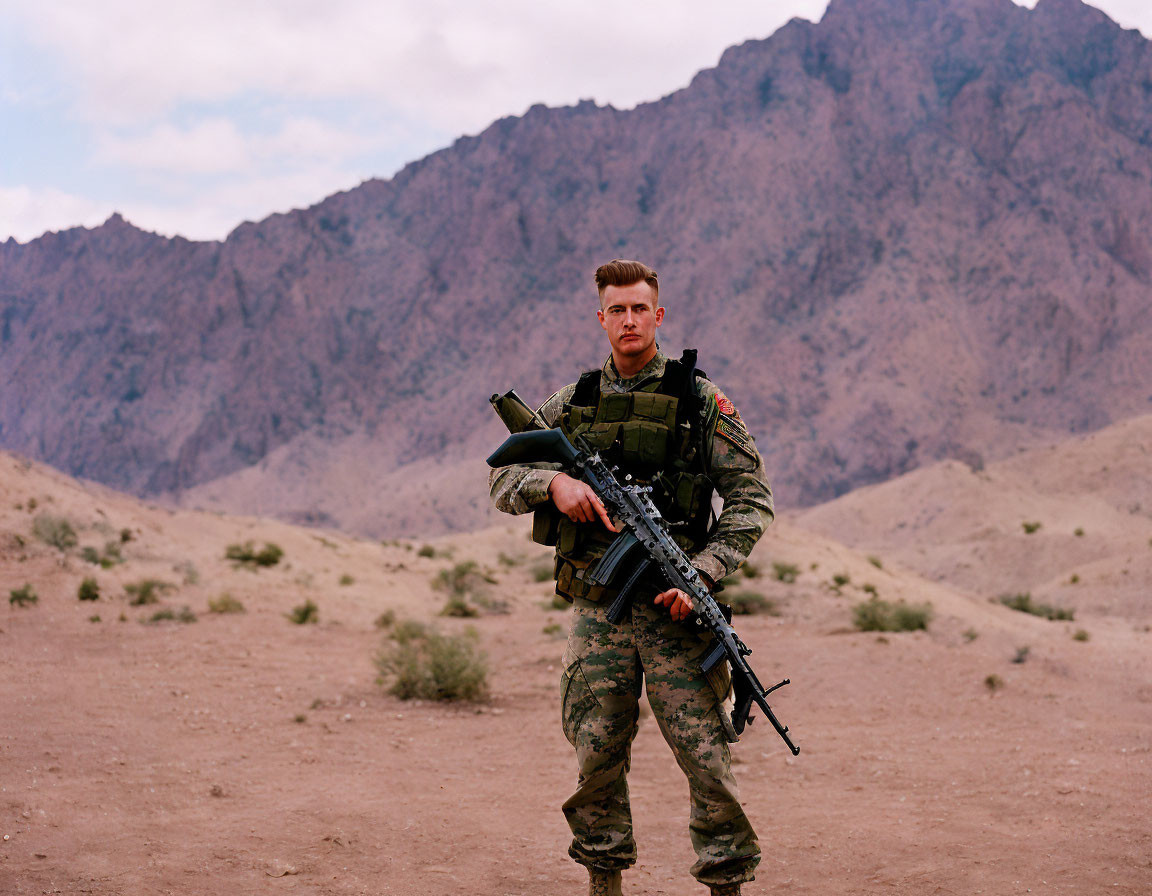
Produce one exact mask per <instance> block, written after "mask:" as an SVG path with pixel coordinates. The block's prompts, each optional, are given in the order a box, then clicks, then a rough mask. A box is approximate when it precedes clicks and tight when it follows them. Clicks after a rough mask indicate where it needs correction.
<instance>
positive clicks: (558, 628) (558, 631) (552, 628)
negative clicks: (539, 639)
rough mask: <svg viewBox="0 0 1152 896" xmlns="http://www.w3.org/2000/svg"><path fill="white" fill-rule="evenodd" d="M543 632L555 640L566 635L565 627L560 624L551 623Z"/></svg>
mask: <svg viewBox="0 0 1152 896" xmlns="http://www.w3.org/2000/svg"><path fill="white" fill-rule="evenodd" d="M543 632H544V634H546V635H548V636H549V637H553V638H555V637H558V636H560V635H562V634H564V626H562V625H561V624H560V623H559V622H549V623H548V624H547V625H546V626H544V628H543Z"/></svg>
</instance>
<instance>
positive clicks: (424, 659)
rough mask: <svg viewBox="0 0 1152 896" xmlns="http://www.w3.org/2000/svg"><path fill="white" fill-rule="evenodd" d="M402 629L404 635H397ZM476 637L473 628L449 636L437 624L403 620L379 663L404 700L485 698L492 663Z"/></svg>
mask: <svg viewBox="0 0 1152 896" xmlns="http://www.w3.org/2000/svg"><path fill="white" fill-rule="evenodd" d="M417 625H419V624H417ZM402 629H403V632H404V635H403V637H401V638H397V634H398V633H399V632H401V630H402ZM476 641H477V635H476V632H475V631H474V630H471V629H470V630H469V631H467V632H465V633H464V634H463V635H451V636H446V635H442V634H440V633H439V632H438V631H436V630H435V629H434V628H430V627H426V626H419V628H418V629H417V628H409V627H408V626H407V624H406V623H400V624H399V625H397V627H396V630H395V631H394V632H393V634H392V637H391V639H390V640H389V641H388V642H386V643H385V645H384V647H383V648H381V651H380V653H379V654H378V656H377V657H376V667H377V668H378V669H379V670H380V674H381V676H382V678H383V679H384V680H390V682H391V683H390V685H389V691H390V692H391V693H392V694H394V695H395V696H397V697H399V698H400V699H401V700H411V699H413V698H418V699H421V700H469V701H472V700H483V699H484V698H485V697H487V696H488V666H487V658H486V657H485V655H484V653H483V652H482V651H481V650H480V649H479V647H478V646H477V643H476Z"/></svg>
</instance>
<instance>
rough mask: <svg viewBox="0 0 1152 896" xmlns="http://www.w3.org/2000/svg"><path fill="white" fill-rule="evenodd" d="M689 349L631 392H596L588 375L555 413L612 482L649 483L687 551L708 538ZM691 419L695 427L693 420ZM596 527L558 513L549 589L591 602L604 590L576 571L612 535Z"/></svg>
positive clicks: (595, 381)
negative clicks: (596, 455) (611, 472)
mask: <svg viewBox="0 0 1152 896" xmlns="http://www.w3.org/2000/svg"><path fill="white" fill-rule="evenodd" d="M695 355H696V353H695V351H691V352H685V356H684V358H682V359H681V360H680V361H673V360H670V361H668V362H667V364H666V366H665V372H664V376H663V377H661V378H660V379H657V380H653V381H652V382H649V383H646V384H645V385H643V386H642V387H640V388H639V389H638V390H636V391H633V392H601V391H600V371H598V370H596V371H589V372H588V373H586V374H584V375H583V376H582V377H581V378H580V381H579V382H578V383H577V386H576V391H575V393H574V394H573V396H572V398H571V400H570V401H569V402H568V403H567V404H565V405H564V407H563V408H562V409H561V412H560V417H559V419H558V421H557V425H558V426H559V428H560V430H561V431H562V432H563V433H564V435H566V436H567V437H568V438H569V439H570V440H571V439H573V438H574V437H576V436H583V437H584V439H585V440H586V441H587V442H588V443H589V444H590V445H591V446H592V447H593V448H595V449H596V450H597V451H599V452H600V456H601V457H603V458H604V460H605V461H607V462H608V463H609V464H610V465H611V466H614V467H616V468H617V471H616V478H617V479H619V480H620V481H621V482H622V483H625V484H627V480H626V478H625V477H626V476H628V475H631V477H632V479H631V482H639V483H641V484H643V485H651V486H653V492H652V500H653V502H654V503H655V504H656V506H657V507H658V508H659V510H660V512H661V514H663V516H664V519H665V521H666V523H667V525H668V529H669V532H670V533H671V534H672V536H673V538H675V540H676V542H677V543H678V544H679V545H680V546H681V547H682V548H684V550H685V551H687V552H688V553H689V554H692V553H695V552H696V551H698V550H700V549H701V548H702V547H703V546H704V543H705V542H706V541H707V539H708V532H709V526H710V523H711V513H712V491H713V489H712V481H711V479H709V478H708V476H707V475H705V474H704V472H703V471H704V459H703V457H702V456H701V453H702V450H703V446H702V445H701V443H700V435H699V429H700V426H699V422H700V416H701V409H700V399H699V396H698V394H697V391H696V386H695V378H696V376H697V375H700V376H703V374H702V373H698V372H696V371H695V370H694V368H695V360H696V359H695ZM693 419H694V420H695V422H693ZM615 537H616V536H615V534H614V533H612V532H609V531H608V530H607V529H605V528H604V526H603V525H602V524H601V523H599V522H597V523H575V522H572V521H571V520H569V519H568V518H567V517H564V516H561V517H560V522H559V530H558V532H557V536H556V591H557V593H558V594H560V595H561V596H562V597H565V598H568V599H569V600H572V599H573V598H576V597H581V598H585V599H587V600H591V601H595V602H599V601H602V600H603V599H604V596H605V594H607V593H609V591H611V590H612V589H609V588H604V587H601V586H593V585H588V584H586V583H585V582H584V574H585V572H586V571H587V570H588V568H589V567H591V566H592V564H593V563H594V562H595V561H596V560H598V559H599V558H600V557H601V556H602V555H603V553H604V551H605V549H606V548H607V546H608V545H609V544H610V543H611V542H612V540H613V538H615Z"/></svg>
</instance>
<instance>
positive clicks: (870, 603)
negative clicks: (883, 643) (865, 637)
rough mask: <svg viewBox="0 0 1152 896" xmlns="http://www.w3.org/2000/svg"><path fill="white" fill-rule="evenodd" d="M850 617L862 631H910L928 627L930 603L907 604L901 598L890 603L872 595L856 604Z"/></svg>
mask: <svg viewBox="0 0 1152 896" xmlns="http://www.w3.org/2000/svg"><path fill="white" fill-rule="evenodd" d="M852 617H853V621H854V622H855V624H856V628H858V629H859V630H860V631H862V632H911V631H916V630H917V629H927V628H928V623H929V621H930V620H931V619H932V605H931V604H929V603H924V604H909V603H905V602H904V601H902V600H901V601H898V602H896V603H892V602H891V601H886V600H880V598H878V597H872V598H869V599H868V600H866V601H863V602H862V603H859V604H857V605H856V606H855V607H854V608H853V610H852Z"/></svg>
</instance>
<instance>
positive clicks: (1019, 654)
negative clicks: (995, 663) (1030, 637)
mask: <svg viewBox="0 0 1152 896" xmlns="http://www.w3.org/2000/svg"><path fill="white" fill-rule="evenodd" d="M1031 652H1032V648H1031V647H1017V648H1016V655H1015V656H1014V657H1012V662H1014V663H1016V665H1018V666H1019V665H1021V664H1023V663H1026V662H1028V655H1029V654H1030V653H1031Z"/></svg>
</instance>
